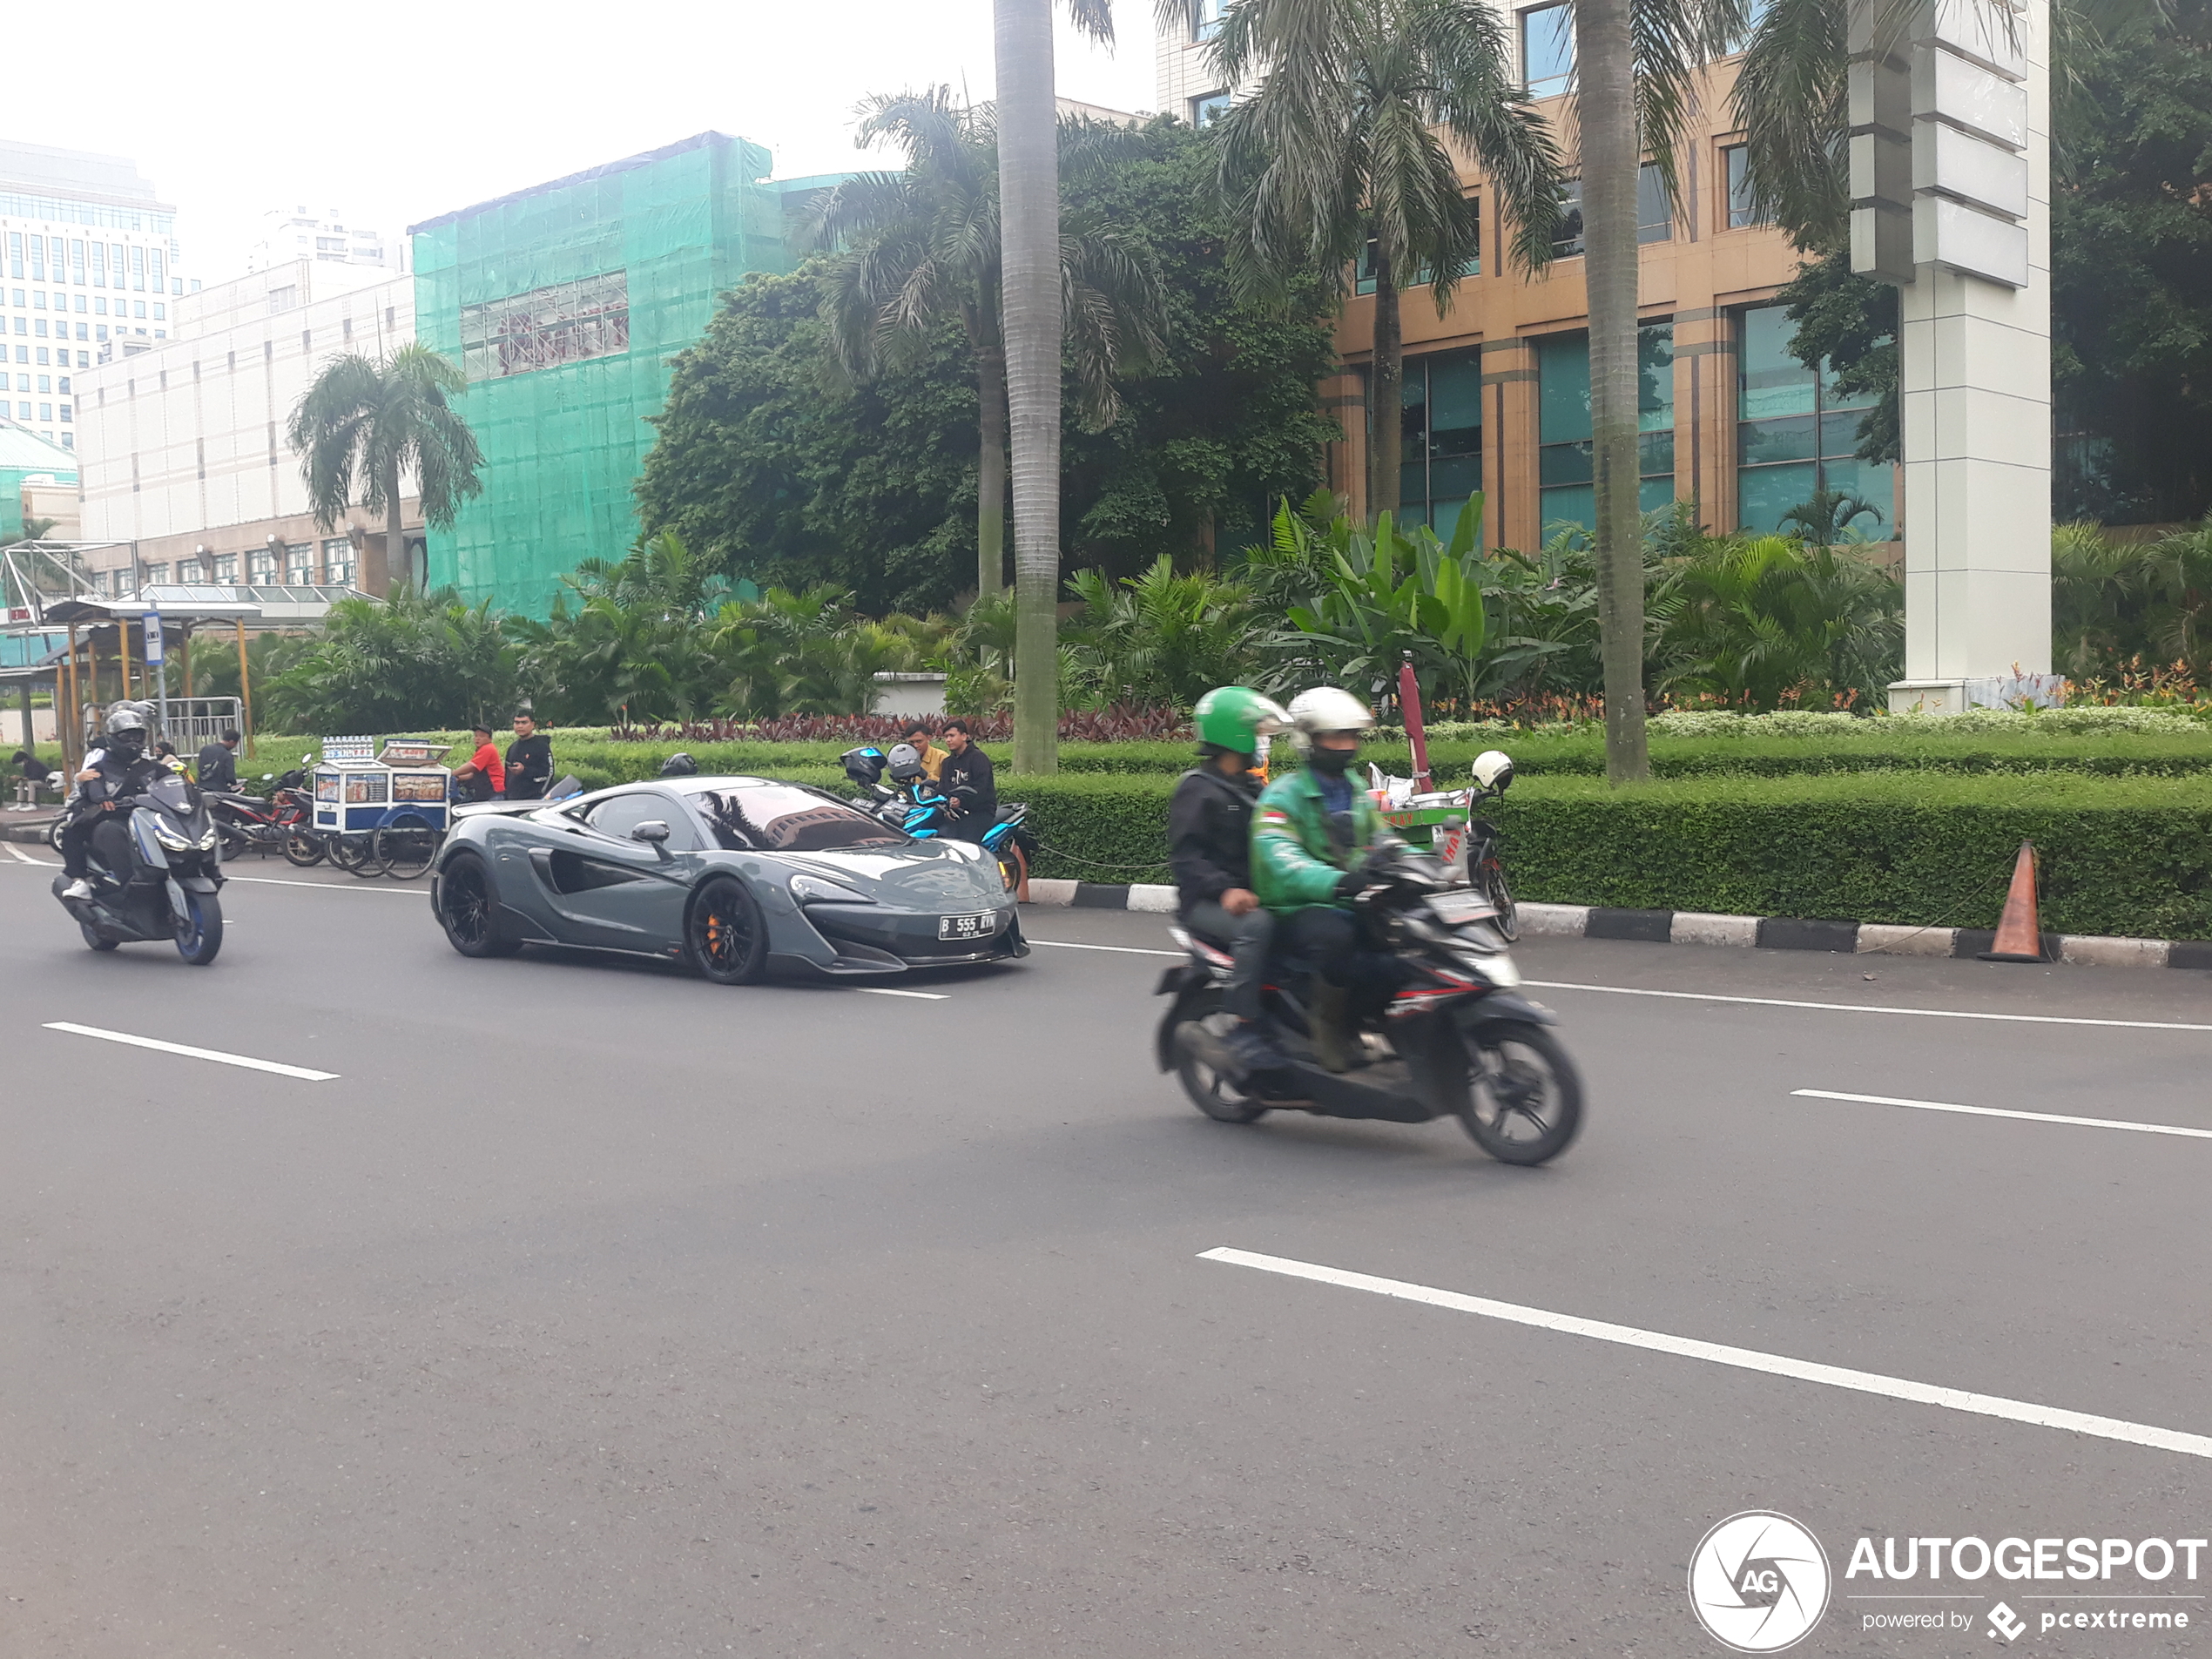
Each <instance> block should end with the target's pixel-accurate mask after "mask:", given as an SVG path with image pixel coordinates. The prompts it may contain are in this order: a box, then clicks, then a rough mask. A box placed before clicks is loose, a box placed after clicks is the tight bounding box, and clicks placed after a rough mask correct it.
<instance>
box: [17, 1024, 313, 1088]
mask: <svg viewBox="0 0 2212 1659" xmlns="http://www.w3.org/2000/svg"><path fill="white" fill-rule="evenodd" d="M46 1029H48V1030H49V1031H66V1032H68V1033H69V1034H70V1035H72V1036H79V1037H98V1038H99V1039H100V1040H101V1041H102V1042H124V1043H128V1044H129V1045H130V1046H131V1047H132V1048H133V1049H159V1050H160V1051H161V1052H162V1053H163V1054H180V1055H184V1056H185V1058H186V1059H188V1060H212V1061H214V1062H216V1063H217V1064H218V1065H223V1066H243V1067H244V1068H245V1069H246V1070H248V1071H273V1072H274V1073H275V1074H276V1075H277V1076H280V1077H297V1078H299V1079H300V1081H301V1082H311V1083H327V1082H330V1081H332V1080H333V1079H334V1078H335V1077H336V1076H338V1074H337V1073H336V1072H334V1071H314V1070H311V1069H308V1068H307V1067H306V1066H287V1065H285V1064H283V1063H282V1062H280V1061H275V1060H256V1059H254V1058H253V1055H244V1054H225V1053H224V1052H223V1051H222V1050H221V1049H195V1048H193V1047H192V1045H191V1044H190V1043H185V1042H162V1041H161V1039H160V1038H158V1037H138V1036H133V1035H131V1033H129V1032H128V1031H106V1030H103V1029H102V1028H100V1027H98V1026H97V1025H78V1024H76V1023H74V1022H71V1021H68V1020H49V1021H47V1022H46Z"/></svg>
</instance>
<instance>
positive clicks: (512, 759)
mask: <svg viewBox="0 0 2212 1659" xmlns="http://www.w3.org/2000/svg"><path fill="white" fill-rule="evenodd" d="M552 786H553V739H552V738H550V737H548V736H546V735H545V733H544V732H540V731H539V730H538V729H537V721H536V718H534V717H533V716H532V715H531V714H530V713H529V711H527V710H526V711H523V713H521V714H518V715H516V717H515V741H514V742H512V743H510V744H509V745H507V799H509V800H543V799H545V792H546V791H547V790H548V789H550V788H551V787H552Z"/></svg>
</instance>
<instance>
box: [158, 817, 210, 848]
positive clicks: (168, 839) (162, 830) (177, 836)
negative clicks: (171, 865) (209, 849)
mask: <svg viewBox="0 0 2212 1659" xmlns="http://www.w3.org/2000/svg"><path fill="white" fill-rule="evenodd" d="M209 833H211V834H212V833H213V832H212V831H210V832H209ZM153 839H154V840H157V841H158V842H160V843H161V845H162V846H165V847H167V848H168V849H169V850H170V851H171V852H172V853H189V852H191V851H192V837H191V836H189V835H186V834H185V833H184V832H183V831H181V830H174V829H172V828H170V827H169V820H168V819H165V818H158V817H157V818H156V819H154V820H153Z"/></svg>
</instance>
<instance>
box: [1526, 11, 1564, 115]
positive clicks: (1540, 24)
mask: <svg viewBox="0 0 2212 1659" xmlns="http://www.w3.org/2000/svg"><path fill="white" fill-rule="evenodd" d="M1574 75H1575V8H1574V7H1573V5H1571V4H1561V5H1551V6H1534V7H1531V8H1530V9H1529V10H1527V11H1524V12H1522V13H1521V84H1523V85H1525V86H1526V87H1527V89H1528V96H1529V97H1531V98H1556V97H1558V96H1559V95H1560V94H1561V93H1562V92H1564V91H1566V90H1567V86H1568V82H1569V81H1570V80H1572V79H1573V78H1574Z"/></svg>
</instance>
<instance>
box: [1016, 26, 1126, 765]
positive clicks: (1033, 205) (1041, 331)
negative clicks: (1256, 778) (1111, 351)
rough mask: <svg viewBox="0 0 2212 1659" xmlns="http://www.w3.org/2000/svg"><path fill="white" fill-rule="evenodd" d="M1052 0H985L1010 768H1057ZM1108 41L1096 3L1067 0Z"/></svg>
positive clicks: (1058, 325)
mask: <svg viewBox="0 0 2212 1659" xmlns="http://www.w3.org/2000/svg"><path fill="white" fill-rule="evenodd" d="M1052 10H1053V9H1052V0H993V5H992V23H993V36H994V41H993V44H994V57H995V64H996V68H997V72H998V99H997V114H998V131H999V199H1000V201H1001V215H1000V226H999V232H1000V243H1001V256H1000V258H1001V266H1000V275H1001V292H1002V294H1003V303H1004V307H1005V308H1004V312H1003V316H1004V320H1005V330H1006V369H1007V410H1008V415H1009V416H1010V418H1011V420H1012V423H1013V436H1014V442H1013V473H1014V586H1015V659H1016V661H1017V663H1018V664H1019V665H1020V667H1021V669H1022V672H1021V673H1020V674H1019V675H1017V676H1016V678H1015V714H1014V764H1015V769H1016V770H1017V771H1021V772H1056V771H1057V770H1059V752H1060V750H1059V732H1060V721H1059V705H1058V691H1059V688H1058V685H1057V684H1056V682H1057V680H1058V678H1059V676H1058V674H1057V672H1056V669H1057V664H1058V657H1059V640H1058V624H1059V615H1058V610H1057V604H1058V601H1059V597H1060V369H1061V364H1060V359H1061V341H1062V305H1063V304H1064V296H1063V293H1062V279H1061V250H1060V153H1059V142H1058V136H1057V127H1058V122H1057V118H1056V111H1057V108H1058V105H1057V104H1056V102H1055V85H1054V78H1053V67H1052ZM1068 10H1069V15H1070V16H1071V17H1073V18H1074V19H1075V23H1076V27H1077V28H1078V29H1080V30H1083V31H1084V32H1085V33H1086V34H1089V36H1091V37H1093V38H1094V39H1097V40H1101V41H1107V42H1111V41H1112V39H1113V38H1114V14H1113V12H1112V10H1111V9H1110V7H1109V4H1108V0H1068Z"/></svg>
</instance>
